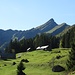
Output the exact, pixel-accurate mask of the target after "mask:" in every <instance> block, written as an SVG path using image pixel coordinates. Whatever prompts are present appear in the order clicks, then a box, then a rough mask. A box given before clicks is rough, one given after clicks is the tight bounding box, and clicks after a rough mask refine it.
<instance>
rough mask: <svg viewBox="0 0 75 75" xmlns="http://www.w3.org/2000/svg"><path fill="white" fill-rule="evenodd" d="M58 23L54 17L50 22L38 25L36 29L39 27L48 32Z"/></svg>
mask: <svg viewBox="0 0 75 75" xmlns="http://www.w3.org/2000/svg"><path fill="white" fill-rule="evenodd" d="M57 25H58V24H57V23H56V22H55V21H54V19H53V18H52V19H50V20H49V21H48V22H46V23H45V24H43V25H41V26H38V27H36V29H39V30H40V31H41V32H46V31H49V30H51V29H52V28H54V27H55V26H57Z"/></svg>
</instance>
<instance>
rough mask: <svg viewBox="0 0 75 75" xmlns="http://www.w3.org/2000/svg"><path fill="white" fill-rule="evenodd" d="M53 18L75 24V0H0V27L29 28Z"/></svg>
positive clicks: (58, 21)
mask: <svg viewBox="0 0 75 75" xmlns="http://www.w3.org/2000/svg"><path fill="white" fill-rule="evenodd" d="M51 18H54V20H55V21H56V22H57V23H58V24H61V23H63V22H66V23H67V24H70V25H73V24H75V0H0V29H4V30H7V29H13V30H16V29H17V30H28V29H31V28H33V27H37V26H39V25H41V24H43V23H45V22H46V21H48V20H49V19H51Z"/></svg>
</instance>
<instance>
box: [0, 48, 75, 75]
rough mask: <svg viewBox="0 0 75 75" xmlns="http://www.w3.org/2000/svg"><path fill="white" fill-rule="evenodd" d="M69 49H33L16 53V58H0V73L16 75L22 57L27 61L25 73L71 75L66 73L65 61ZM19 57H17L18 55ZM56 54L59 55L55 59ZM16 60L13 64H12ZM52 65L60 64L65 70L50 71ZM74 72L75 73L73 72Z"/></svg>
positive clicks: (2, 74) (34, 74)
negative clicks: (58, 57)
mask: <svg viewBox="0 0 75 75" xmlns="http://www.w3.org/2000/svg"><path fill="white" fill-rule="evenodd" d="M69 51H70V49H68V48H66V49H63V48H62V49H59V48H57V49H53V50H52V51H50V52H49V51H43V50H35V51H32V52H23V53H18V54H16V59H8V60H0V75H16V71H17V65H18V63H19V62H20V61H21V60H22V59H28V60H29V62H28V63H25V62H23V63H24V65H25V67H26V69H25V70H24V72H25V73H26V74H27V75H73V74H72V73H71V74H70V73H69V74H68V71H67V67H66V61H67V59H68V54H69ZM19 55H20V56H21V58H18V56H19ZM57 56H61V58H60V59H57V58H56V57H57ZM13 62H16V64H15V65H12V63H13ZM54 65H61V66H63V67H64V68H65V69H66V70H65V71H63V72H52V67H53V66H54ZM74 74H75V73H74Z"/></svg>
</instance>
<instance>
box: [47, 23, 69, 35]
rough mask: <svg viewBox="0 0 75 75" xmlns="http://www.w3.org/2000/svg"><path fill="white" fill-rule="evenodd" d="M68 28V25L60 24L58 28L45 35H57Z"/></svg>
mask: <svg viewBox="0 0 75 75" xmlns="http://www.w3.org/2000/svg"><path fill="white" fill-rule="evenodd" d="M68 27H69V25H67V24H66V23H62V24H60V25H58V26H55V27H54V28H53V29H52V30H49V31H48V32H46V33H50V34H52V35H57V34H59V33H61V32H62V31H64V30H65V29H67V28H68Z"/></svg>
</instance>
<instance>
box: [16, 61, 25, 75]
mask: <svg viewBox="0 0 75 75" xmlns="http://www.w3.org/2000/svg"><path fill="white" fill-rule="evenodd" d="M24 69H25V67H24V64H23V62H22V61H20V63H19V65H18V66H17V75H26V74H25V73H24V72H23V71H22V70H24Z"/></svg>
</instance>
